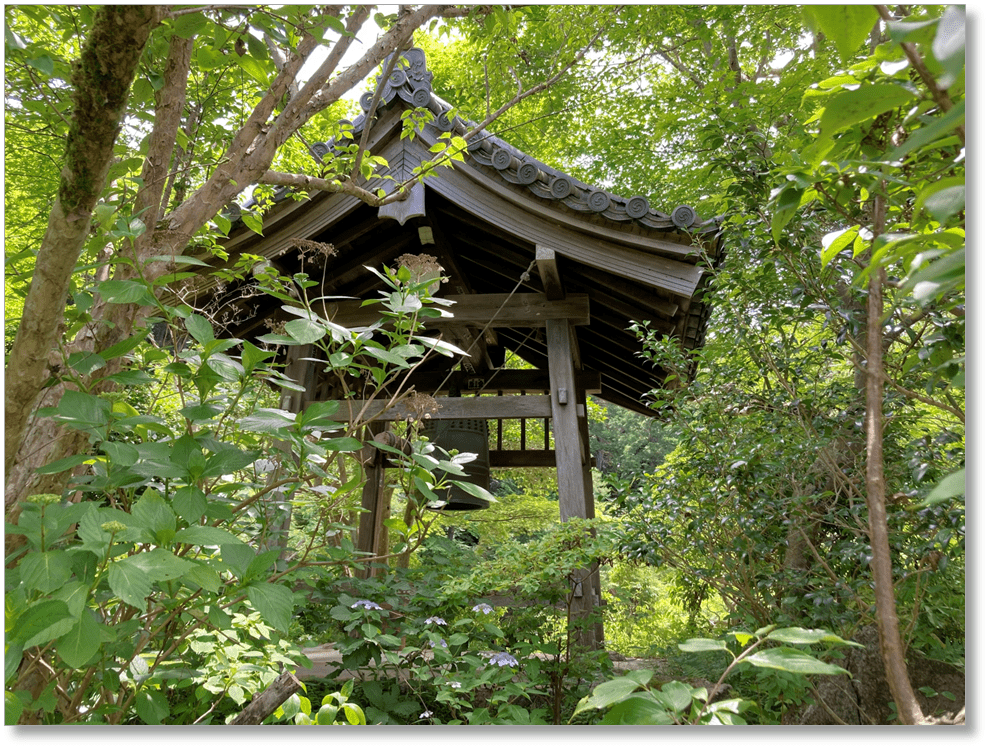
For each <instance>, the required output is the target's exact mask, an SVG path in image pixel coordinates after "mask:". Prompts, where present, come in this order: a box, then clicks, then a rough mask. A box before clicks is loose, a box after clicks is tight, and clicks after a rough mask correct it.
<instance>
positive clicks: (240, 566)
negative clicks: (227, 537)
mask: <svg viewBox="0 0 989 749" xmlns="http://www.w3.org/2000/svg"><path fill="white" fill-rule="evenodd" d="M220 559H222V560H223V563H224V564H225V565H227V567H228V568H229V569H230V571H231V572H232V573H233V574H234V575H235V576H236V577H238V578H242V577H243V576H244V573H245V572H246V571H247V566H248V565H249V564H250V563H251V560H253V559H254V549H252V548H251V547H250V546H248V545H247V544H245V543H244V542H242V541H240V540H239V539H238V541H237V543H229V544H222V545H221V546H220Z"/></svg>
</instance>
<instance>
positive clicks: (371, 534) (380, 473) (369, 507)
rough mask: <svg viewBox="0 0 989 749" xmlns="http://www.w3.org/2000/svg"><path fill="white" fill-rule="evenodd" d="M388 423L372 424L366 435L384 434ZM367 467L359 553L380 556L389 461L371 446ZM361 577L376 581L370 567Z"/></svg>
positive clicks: (367, 451) (365, 461) (366, 453)
mask: <svg viewBox="0 0 989 749" xmlns="http://www.w3.org/2000/svg"><path fill="white" fill-rule="evenodd" d="M385 424H386V422H381V421H375V422H371V423H370V424H368V427H367V430H366V434H367V435H368V436H369V437H370V436H371V435H374V434H376V433H377V432H381V431H384V427H385ZM361 462H362V463H363V464H364V474H365V481H364V490H363V493H362V496H361V507H362V508H363V512H361V521H360V525H359V527H358V531H357V549H358V550H359V551H362V552H366V553H369V554H377V553H379V551H380V549H378V543H377V540H378V529H379V528H380V527H381V522H382V521H383V520H384V511H385V508H384V504H385V497H384V495H385V460H384V455H383V454H382V453H381V452H380V451H379V450H378V449H377V448H375V447H372V446H370V445H369V446H367V447H365V448H364V450H363V451H362V453H361ZM359 574H360V576H361V577H365V578H366V577H373V572H372V570H371V567H370V566H369V565H364V566H363V568H362V569H361V570H360V572H359Z"/></svg>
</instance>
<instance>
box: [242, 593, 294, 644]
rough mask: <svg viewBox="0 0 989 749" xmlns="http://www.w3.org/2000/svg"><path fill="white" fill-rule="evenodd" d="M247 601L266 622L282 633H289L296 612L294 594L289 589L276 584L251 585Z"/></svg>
mask: <svg viewBox="0 0 989 749" xmlns="http://www.w3.org/2000/svg"><path fill="white" fill-rule="evenodd" d="M247 599H248V600H249V601H250V602H251V605H252V606H254V608H256V609H257V610H258V613H259V614H261V618H262V619H264V620H265V622H267V623H268V624H270V625H271V626H272V627H274V628H275V629H277V630H279V631H281V632H288V628H289V625H290V624H291V622H292V613H293V610H294V605H293V596H292V592H291V591H290V590H289V589H288V588H286V587H284V586H282V585H276V584H275V583H251V584H250V585H248V586H247Z"/></svg>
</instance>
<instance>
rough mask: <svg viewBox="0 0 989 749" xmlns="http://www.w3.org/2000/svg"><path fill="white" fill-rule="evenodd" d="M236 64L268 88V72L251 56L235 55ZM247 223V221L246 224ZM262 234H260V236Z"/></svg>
mask: <svg viewBox="0 0 989 749" xmlns="http://www.w3.org/2000/svg"><path fill="white" fill-rule="evenodd" d="M233 58H234V62H236V63H237V64H238V65H240V67H241V68H242V69H243V70H244V72H246V73H247V74H248V75H249V76H251V78H253V79H254V80H255V81H257V82H258V83H259V84H261V85H262V86H264V87H265V88H267V87H268V71H267V69H266V68H265V66H264V65H263V64H262V63H261V62H260V61H259V60H257V59H255V58H254V57H252V56H251V55H234V56H233ZM244 223H245V224H246V223H247V222H246V221H245V222H244ZM260 233H261V232H258V234H260Z"/></svg>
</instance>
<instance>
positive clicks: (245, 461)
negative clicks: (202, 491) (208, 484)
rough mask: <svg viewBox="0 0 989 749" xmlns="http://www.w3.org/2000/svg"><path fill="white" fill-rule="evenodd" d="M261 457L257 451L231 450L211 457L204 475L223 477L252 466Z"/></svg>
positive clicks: (207, 461)
mask: <svg viewBox="0 0 989 749" xmlns="http://www.w3.org/2000/svg"><path fill="white" fill-rule="evenodd" d="M260 456H261V453H259V452H258V451H257V450H238V449H236V448H230V449H229V450H221V451H220V452H217V453H214V454H213V455H210V456H209V458H208V459H207V460H206V467H205V468H204V470H203V473H202V475H203V476H206V477H214V476H223V475H225V474H228V473H233V472H234V471H239V470H241V469H243V468H246V467H247V466H249V465H251V464H252V463H254V461H256V460H257V459H258V458H259V457H260Z"/></svg>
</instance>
